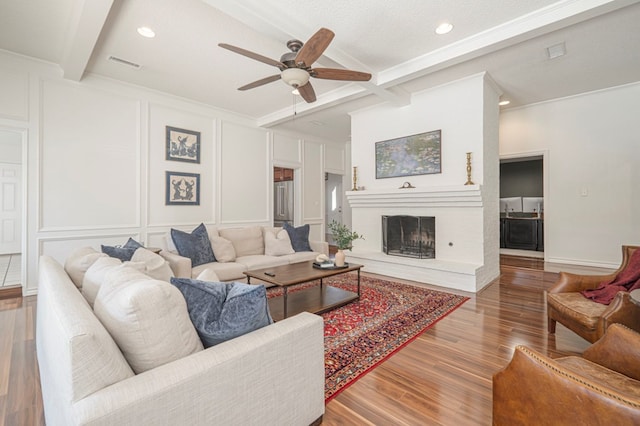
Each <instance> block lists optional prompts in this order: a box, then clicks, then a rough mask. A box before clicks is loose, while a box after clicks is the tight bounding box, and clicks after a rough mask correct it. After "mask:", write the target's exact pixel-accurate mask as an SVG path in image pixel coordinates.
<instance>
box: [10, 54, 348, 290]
mask: <svg viewBox="0 0 640 426" xmlns="http://www.w3.org/2000/svg"><path fill="white" fill-rule="evenodd" d="M0 92H1V93H2V94H3V95H2V97H0V128H9V129H12V130H13V129H15V131H16V132H17V134H18V135H28V137H25V139H26V145H27V147H26V149H25V150H24V152H26V153H27V155H26V156H25V157H26V158H23V164H25V165H26V169H27V170H28V172H27V174H28V188H27V195H28V200H27V203H26V205H27V208H26V210H27V213H26V217H27V225H26V243H27V244H26V246H27V249H26V250H25V251H24V254H25V259H26V266H27V267H26V274H25V275H26V276H25V277H24V278H25V282H24V285H23V293H24V294H33V293H35V292H36V291H37V262H38V258H39V257H40V255H43V254H45V255H51V256H53V257H54V258H55V259H57V260H58V261H61V262H63V261H64V259H65V258H66V256H67V255H68V254H69V253H70V252H71V251H72V250H74V249H75V248H77V247H81V246H86V245H91V246H94V247H95V248H99V247H100V244H109V245H112V244H123V243H124V242H125V241H126V239H127V238H128V237H133V238H135V239H137V240H139V241H142V242H144V243H145V244H146V245H148V246H162V240H163V238H164V235H165V234H166V233H167V231H168V230H169V229H170V228H171V227H176V228H181V229H184V230H191V229H193V228H194V227H195V226H197V225H198V224H199V223H201V222H204V223H206V224H211V225H216V226H220V227H232V226H247V225H269V224H271V223H272V210H273V206H272V203H273V200H272V186H273V185H272V182H273V176H272V173H273V172H272V167H273V164H274V163H275V162H277V163H279V165H287V166H293V167H294V168H295V169H296V173H297V174H298V176H300V177H301V178H302V186H301V187H300V188H299V194H298V195H299V196H298V198H297V199H298V200H299V202H300V206H302V209H301V210H302V213H301V216H300V217H299V218H298V221H297V222H298V224H300V223H310V224H311V226H312V233H311V237H312V238H314V239H316V238H317V239H322V238H323V228H324V214H323V206H324V194H323V192H324V191H323V190H322V188H323V186H324V145H325V143H327V142H326V141H314V140H307V139H304V138H303V137H302V136H301V135H280V134H274V133H273V132H269V131H268V130H266V129H263V128H259V127H257V126H256V124H255V123H254V122H252V121H249V120H247V119H246V118H243V117H239V116H236V115H234V114H231V113H228V112H226V111H222V110H218V109H216V108H213V107H210V106H207V105H203V104H199V103H196V102H191V101H189V100H185V99H181V98H176V97H174V96H170V95H165V94H162V93H158V92H153V91H149V90H146V89H143V88H139V87H135V86H131V85H124V84H120V83H118V82H115V81H112V80H106V79H102V78H100V77H97V76H91V75H90V76H86V77H85V78H84V79H83V80H82V82H80V83H77V82H72V81H67V80H64V79H63V78H62V76H61V73H60V70H59V69H58V68H57V67H55V66H53V65H48V64H44V63H42V62H38V61H30V60H28V59H26V58H23V57H17V56H14V55H11V54H8V53H5V52H0ZM166 126H172V127H178V128H183V129H188V130H193V131H198V132H200V133H201V160H200V163H199V164H196V163H186V162H178V161H168V160H167V159H166V143H165V130H166ZM331 161H332V162H335V161H336V160H333V159H331ZM337 161H340V160H337ZM166 171H178V172H187V173H196V174H199V175H200V191H201V193H200V205H198V206H167V205H166V204H165V194H166V180H165V172H166Z"/></svg>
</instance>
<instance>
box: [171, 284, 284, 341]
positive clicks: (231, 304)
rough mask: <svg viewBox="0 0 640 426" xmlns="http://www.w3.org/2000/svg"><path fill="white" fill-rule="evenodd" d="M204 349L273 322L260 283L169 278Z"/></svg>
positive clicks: (264, 291) (264, 292)
mask: <svg viewBox="0 0 640 426" xmlns="http://www.w3.org/2000/svg"><path fill="white" fill-rule="evenodd" d="M171 284H173V285H175V286H176V287H178V289H179V290H180V292H182V294H183V296H184V298H185V300H186V301H187V309H188V311H189V317H190V318H191V322H192V323H193V326H194V327H195V328H196V330H197V331H198V335H199V336H200V340H202V344H203V345H204V347H205V348H208V347H210V346H214V345H217V344H219V343H222V342H224V341H227V340H230V339H233V338H235V337H238V336H242V335H243V334H246V333H249V332H251V331H254V330H257V329H259V328H262V327H264V326H267V325H269V324H272V323H273V320H272V319H271V314H270V313H269V304H268V302H267V291H266V289H265V287H264V286H263V285H249V284H244V283H212V282H206V281H199V280H192V279H188V278H171Z"/></svg>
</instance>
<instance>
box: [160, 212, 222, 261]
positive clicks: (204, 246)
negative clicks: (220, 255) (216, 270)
mask: <svg viewBox="0 0 640 426" xmlns="http://www.w3.org/2000/svg"><path fill="white" fill-rule="evenodd" d="M171 239H172V240H173V244H175V246H176V249H177V250H178V254H179V255H180V256H182V257H188V258H189V259H191V267H192V268H193V267H195V266H198V265H203V264H205V263H211V262H215V261H216V257H215V256H214V255H213V249H212V248H211V241H210V240H209V234H208V233H207V228H206V227H205V226H204V223H201V224H200V225H198V227H197V228H196V229H194V230H193V231H191V233H190V234H189V233H187V232H183V231H180V230H177V229H171Z"/></svg>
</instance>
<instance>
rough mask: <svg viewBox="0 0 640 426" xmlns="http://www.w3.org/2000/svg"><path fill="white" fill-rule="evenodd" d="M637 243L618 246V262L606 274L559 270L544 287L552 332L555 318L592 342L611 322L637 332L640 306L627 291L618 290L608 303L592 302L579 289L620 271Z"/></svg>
mask: <svg viewBox="0 0 640 426" xmlns="http://www.w3.org/2000/svg"><path fill="white" fill-rule="evenodd" d="M636 249H638V246H622V263H621V265H620V267H619V268H618V270H616V271H615V272H613V273H612V274H609V275H576V274H570V273H567V272H561V273H560V277H559V278H558V281H556V283H555V284H554V286H553V287H551V288H550V289H549V290H547V317H548V319H547V321H548V323H547V326H548V329H549V333H551V334H553V333H555V332H556V321H557V322H559V323H560V324H562V325H564V326H565V327H567V328H568V329H570V330H572V331H573V332H575V333H576V334H578V335H579V336H581V337H583V338H584V339H586V340H588V341H589V342H591V343H593V342H595V341H596V340H598V339H599V338H601V337H602V336H603V335H604V333H605V331H606V330H607V327H609V326H610V325H611V324H613V323H620V324H624V325H626V326H627V327H629V328H632V329H634V330H636V331H640V307H639V306H637V305H635V304H634V303H633V302H632V301H631V298H630V297H629V293H628V292H623V291H620V292H618V294H617V295H616V297H615V298H614V299H613V301H612V302H611V303H610V304H609V305H603V304H601V303H597V302H594V301H592V300H590V299H587V298H585V297H584V296H582V294H580V293H579V292H580V291H582V290H587V289H594V288H596V287H598V285H600V283H601V282H603V281H609V280H611V279H613V278H615V276H616V275H617V274H618V272H620V271H622V270H623V269H624V268H625V267H626V266H627V264H628V263H629V259H630V258H631V254H632V253H633V252H634V251H635V250H636Z"/></svg>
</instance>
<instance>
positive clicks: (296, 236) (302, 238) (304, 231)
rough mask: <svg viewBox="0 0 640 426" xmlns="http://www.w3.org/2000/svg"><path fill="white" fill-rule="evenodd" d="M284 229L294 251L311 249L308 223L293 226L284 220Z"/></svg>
mask: <svg viewBox="0 0 640 426" xmlns="http://www.w3.org/2000/svg"><path fill="white" fill-rule="evenodd" d="M283 228H284V230H285V231H287V234H289V239H290V240H291V247H293V250H295V251H313V250H311V246H310V245H309V224H306V225H302V226H298V227H297V228H294V227H293V226H291V225H289V224H288V223H286V222H285V224H284V227H283Z"/></svg>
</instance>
